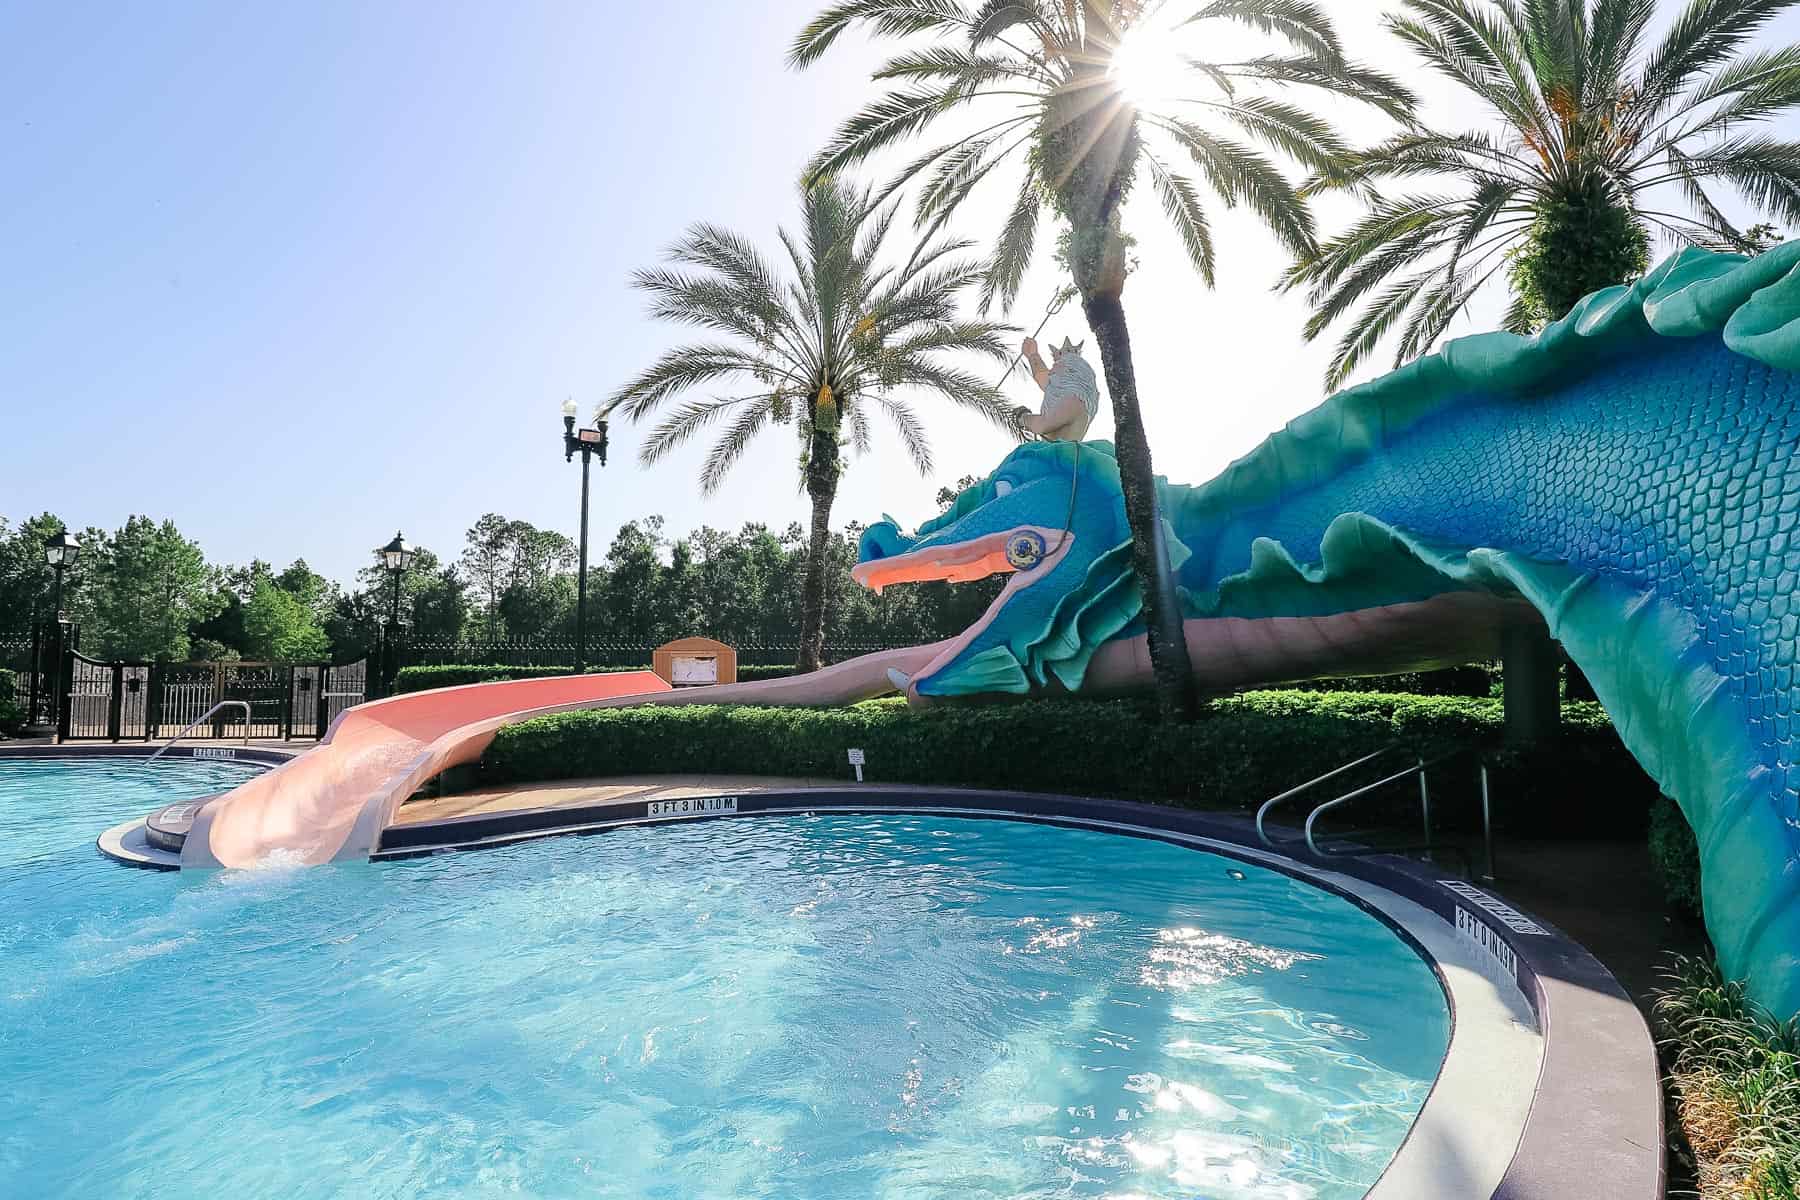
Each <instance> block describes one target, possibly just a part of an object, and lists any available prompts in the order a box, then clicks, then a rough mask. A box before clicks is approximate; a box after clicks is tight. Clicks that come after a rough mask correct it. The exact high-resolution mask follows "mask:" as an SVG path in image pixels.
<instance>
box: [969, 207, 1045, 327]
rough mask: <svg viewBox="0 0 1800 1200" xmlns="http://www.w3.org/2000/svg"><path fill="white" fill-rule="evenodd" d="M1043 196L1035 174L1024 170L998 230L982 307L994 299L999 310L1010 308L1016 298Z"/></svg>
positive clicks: (985, 309)
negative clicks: (1010, 204)
mask: <svg viewBox="0 0 1800 1200" xmlns="http://www.w3.org/2000/svg"><path fill="white" fill-rule="evenodd" d="M1042 208H1043V200H1042V198H1041V197H1040V196H1039V195H1038V190H1037V186H1036V178H1035V174H1027V176H1026V179H1025V185H1024V186H1023V187H1021V188H1020V189H1019V196H1018V199H1017V200H1015V201H1014V202H1013V208H1012V212H1011V213H1010V214H1008V216H1007V218H1006V225H1005V226H1004V227H1003V228H1002V229H1001V231H1000V241H999V243H998V244H997V245H996V246H995V247H994V257H993V260H992V262H991V264H990V265H989V267H988V269H987V274H986V277H985V278H984V279H983V280H982V283H981V311H982V312H989V311H991V310H992V309H993V307H994V305H995V304H996V303H997V304H999V306H1000V311H1001V312H1010V311H1011V310H1012V306H1013V301H1014V300H1016V299H1018V296H1019V285H1020V284H1021V283H1023V282H1024V279H1025V268H1027V267H1029V266H1030V265H1031V252H1032V250H1033V248H1034V247H1035V246H1036V245H1037V226H1038V212H1039V210H1040V209H1042Z"/></svg>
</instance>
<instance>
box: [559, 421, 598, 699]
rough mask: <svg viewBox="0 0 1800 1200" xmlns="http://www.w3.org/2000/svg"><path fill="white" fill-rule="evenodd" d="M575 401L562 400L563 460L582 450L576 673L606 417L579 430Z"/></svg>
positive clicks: (581, 665) (582, 649) (583, 644)
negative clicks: (594, 465)
mask: <svg viewBox="0 0 1800 1200" xmlns="http://www.w3.org/2000/svg"><path fill="white" fill-rule="evenodd" d="M577 411H578V410H577V409H576V407H575V401H574V399H572V398H571V399H568V400H564V401H563V406H562V419H563V461H564V462H570V461H572V460H573V459H574V457H575V452H576V451H577V450H579V451H581V560H580V562H579V564H578V565H577V567H576V575H575V673H576V674H577V675H579V674H581V673H582V672H583V671H585V670H587V546H588V465H589V462H590V460H592V458H593V456H594V455H596V454H598V455H599V456H600V465H601V466H603V467H604V466H605V465H606V418H605V417H601V418H600V419H599V420H597V421H596V422H595V423H594V424H595V426H596V428H593V429H576V428H575V414H576V412H577Z"/></svg>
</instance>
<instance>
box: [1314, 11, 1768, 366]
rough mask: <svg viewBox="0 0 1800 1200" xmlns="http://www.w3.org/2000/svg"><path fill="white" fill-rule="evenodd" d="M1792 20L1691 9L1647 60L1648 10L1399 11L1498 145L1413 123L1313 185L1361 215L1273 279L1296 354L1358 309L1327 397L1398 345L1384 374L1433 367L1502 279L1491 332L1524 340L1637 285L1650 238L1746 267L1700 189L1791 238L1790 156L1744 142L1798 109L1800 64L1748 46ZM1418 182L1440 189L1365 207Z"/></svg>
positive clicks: (1402, 24) (1484, 137)
mask: <svg viewBox="0 0 1800 1200" xmlns="http://www.w3.org/2000/svg"><path fill="white" fill-rule="evenodd" d="M1796 3H1800V0H1689V2H1688V3H1687V5H1686V6H1685V8H1684V9H1683V10H1682V11H1681V13H1680V14H1679V15H1678V16H1677V17H1676V19H1675V22H1674V24H1673V25H1672V26H1671V27H1670V28H1669V29H1668V30H1667V32H1665V33H1664V34H1663V36H1662V37H1661V38H1660V39H1658V40H1657V41H1656V43H1655V44H1654V45H1653V46H1649V47H1648V51H1647V52H1645V48H1646V45H1647V43H1648V42H1649V41H1650V38H1649V26H1650V24H1651V20H1652V18H1653V16H1654V14H1655V9H1656V5H1655V4H1654V3H1653V2H1652V0H1403V8H1402V11H1401V12H1400V13H1399V14H1395V15H1391V16H1389V17H1388V19H1387V25H1388V28H1389V29H1391V30H1392V31H1393V32H1394V33H1395V34H1396V35H1397V36H1398V37H1399V38H1400V39H1401V40H1402V41H1404V42H1405V43H1406V44H1407V45H1408V46H1410V47H1411V48H1412V50H1413V51H1414V53H1415V54H1417V55H1418V57H1419V58H1420V59H1422V60H1423V61H1424V63H1425V64H1426V65H1427V66H1429V67H1430V68H1431V69H1432V70H1434V71H1436V72H1438V73H1439V74H1442V75H1444V76H1446V77H1448V78H1450V79H1451V80H1454V81H1455V82H1456V84H1457V85H1458V86H1459V87H1460V88H1462V89H1463V90H1465V91H1467V92H1469V93H1471V94H1473V95H1474V97H1475V98H1476V99H1478V100H1479V101H1480V102H1481V103H1482V104H1483V105H1484V106H1485V107H1486V108H1487V109H1489V110H1490V111H1491V112H1492V113H1493V114H1494V115H1495V117H1496V118H1497V119H1498V122H1499V126H1500V129H1499V131H1498V132H1489V131H1486V130H1480V129H1477V130H1467V131H1438V130H1434V129H1430V128H1426V127H1424V126H1422V125H1415V126H1414V127H1412V128H1409V129H1407V130H1405V131H1404V132H1402V133H1400V134H1399V135H1398V136H1396V137H1394V138H1392V139H1390V140H1388V141H1385V142H1382V143H1380V144H1379V145H1376V146H1373V147H1371V148H1369V149H1367V150H1363V151H1361V152H1359V153H1357V154H1354V155H1352V156H1351V157H1350V158H1349V159H1347V160H1346V161H1345V162H1344V163H1342V164H1339V165H1337V166H1334V167H1328V168H1327V169H1326V170H1324V171H1322V172H1321V173H1320V174H1319V176H1318V178H1317V179H1316V180H1315V181H1314V182H1313V185H1312V186H1313V187H1315V188H1317V189H1319V190H1324V189H1328V188H1348V189H1353V190H1355V191H1357V192H1359V193H1361V194H1363V195H1364V196H1365V197H1366V199H1367V201H1368V206H1369V211H1368V214H1367V215H1366V216H1364V217H1362V218H1361V219H1360V220H1359V221H1357V222H1356V223H1355V224H1354V225H1353V226H1352V227H1351V228H1350V229H1349V230H1347V231H1346V232H1345V233H1344V234H1343V235H1342V236H1340V237H1337V238H1335V239H1332V240H1330V241H1328V242H1326V243H1324V244H1323V245H1321V246H1320V247H1319V248H1318V250H1317V251H1316V252H1314V253H1312V254H1308V255H1305V256H1303V257H1302V258H1301V259H1300V261H1299V262H1298V263H1297V264H1296V265H1295V267H1294V268H1293V269H1292V270H1291V271H1290V272H1289V274H1288V275H1287V278H1286V281H1285V283H1286V286H1287V287H1289V288H1293V287H1305V288H1306V289H1307V293H1308V298H1309V299H1310V301H1311V303H1312V307H1313V313H1312V317H1311V319H1310V320H1309V321H1308V323H1307V326H1306V336H1307V337H1308V338H1309V339H1310V338H1314V337H1317V336H1318V335H1319V334H1320V333H1321V332H1323V331H1324V330H1325V329H1327V328H1328V327H1330V326H1331V325H1333V324H1334V323H1336V322H1337V321H1338V320H1339V319H1340V318H1342V317H1344V316H1345V315H1346V314H1348V313H1350V312H1351V310H1352V309H1354V308H1356V306H1357V305H1358V304H1361V305H1362V307H1361V308H1360V309H1358V310H1357V311H1356V312H1355V314H1354V316H1352V317H1351V318H1350V321H1349V325H1348V328H1347V330H1346V332H1345V334H1344V336H1343V339H1342V340H1341V341H1340V342H1339V343H1338V345H1337V349H1336V353H1335V354H1334V356H1333V358H1332V361H1331V367H1330V371H1329V373H1328V377H1327V384H1328V385H1330V386H1336V385H1337V384H1338V383H1340V382H1341V381H1342V380H1343V379H1344V377H1345V376H1346V375H1348V374H1349V373H1350V372H1351V371H1352V370H1354V369H1355V368H1356V367H1357V365H1358V364H1359V363H1361V362H1362V361H1363V360H1364V358H1366V357H1367V356H1368V355H1369V354H1371V353H1372V352H1374V350H1375V349H1376V347H1377V346H1378V345H1379V344H1380V343H1381V342H1382V341H1383V340H1384V339H1385V338H1386V337H1387V336H1388V334H1389V333H1391V332H1393V331H1395V330H1399V340H1398V342H1397V343H1396V344H1395V359H1394V361H1395V365H1399V364H1400V363H1403V362H1406V361H1407V360H1409V359H1411V358H1413V357H1415V356H1417V355H1420V354H1423V353H1425V352H1427V351H1429V350H1430V349H1431V348H1432V347H1433V345H1435V344H1436V343H1437V341H1438V339H1439V338H1440V337H1442V336H1443V334H1444V332H1445V331H1446V330H1447V329H1448V328H1449V326H1450V323H1451V321H1452V320H1454V319H1455V317H1456V316H1457V315H1458V314H1459V313H1461V312H1462V311H1463V310H1464V309H1465V308H1466V307H1467V306H1468V303H1469V300H1470V298H1471V297H1473V296H1474V295H1475V293H1476V292H1477V291H1479V290H1480V288H1481V287H1482V285H1483V284H1485V283H1487V282H1488V281H1489V280H1490V279H1493V278H1494V276H1496V275H1497V274H1499V273H1500V272H1502V271H1505V272H1506V273H1507V275H1508V278H1509V281H1510V283H1511V285H1512V292H1513V304H1512V307H1511V308H1510V310H1509V311H1508V312H1507V315H1506V327H1507V328H1508V329H1511V330H1513V331H1514V332H1519V333H1525V332H1530V331H1531V330H1533V329H1535V328H1538V327H1541V326H1542V325H1543V324H1544V323H1545V322H1546V321H1552V320H1556V319H1558V318H1560V317H1562V316H1564V315H1566V314H1567V313H1568V311H1569V310H1570V309H1571V308H1572V307H1573V306H1574V304H1575V302H1576V301H1577V300H1579V299H1580V298H1581V297H1582V296H1584V295H1586V294H1587V293H1589V292H1592V291H1595V290H1597V289H1599V288H1603V287H1609V286H1612V285H1614V284H1619V283H1625V282H1627V281H1629V280H1631V279H1634V278H1636V277H1638V276H1639V275H1641V274H1643V272H1644V270H1645V269H1646V267H1647V266H1648V265H1649V257H1650V235H1651V232H1652V230H1655V231H1658V232H1660V233H1661V234H1662V235H1663V236H1665V237H1668V238H1671V239H1673V240H1675V241H1677V242H1685V243H1690V244H1695V245H1704V246H1709V247H1717V246H1720V245H1723V246H1725V247H1728V248H1733V249H1739V250H1744V251H1746V252H1754V251H1755V250H1756V249H1757V248H1758V245H1759V240H1758V239H1756V238H1753V237H1751V236H1750V232H1751V231H1739V230H1738V229H1737V228H1736V227H1735V226H1734V225H1733V224H1732V222H1731V221H1730V220H1729V219H1728V218H1727V217H1726V216H1725V214H1724V213H1723V212H1721V211H1720V209H1719V207H1718V204H1717V202H1716V201H1715V199H1714V196H1713V194H1712V193H1710V192H1709V191H1708V188H1709V187H1712V188H1724V189H1728V190H1731V191H1735V192H1737V193H1738V194H1739V195H1740V196H1742V197H1743V198H1744V199H1745V200H1747V201H1748V202H1749V203H1750V205H1751V207H1753V208H1754V209H1756V210H1758V211H1759V212H1764V213H1770V214H1773V215H1775V216H1777V217H1778V218H1780V219H1782V220H1784V221H1786V222H1788V223H1790V224H1791V223H1793V222H1795V221H1800V143H1795V142H1789V141H1782V140H1779V139H1777V138H1774V137H1771V136H1769V135H1768V134H1766V133H1762V132H1758V131H1756V130H1755V128H1754V127H1755V126H1756V125H1758V124H1760V123H1761V122H1763V121H1766V120H1767V119H1768V118H1770V117H1772V116H1774V115H1776V114H1777V113H1780V112H1783V111H1786V110H1788V109H1790V108H1792V107H1793V106H1794V105H1796V104H1800V47H1792V46H1789V47H1783V48H1781V49H1772V50H1757V51H1747V50H1746V49H1745V43H1746V42H1747V40H1748V39H1749V38H1751V37H1752V36H1754V35H1755V34H1756V32H1757V31H1758V30H1759V29H1760V28H1762V27H1763V26H1764V25H1765V24H1766V23H1767V22H1768V21H1769V19H1770V18H1772V17H1774V16H1775V15H1776V14H1777V13H1780V12H1781V11H1783V10H1785V9H1788V8H1792V7H1794V5H1795V4H1796ZM1422 178H1431V179H1434V180H1437V181H1440V182H1439V184H1438V185H1437V186H1433V187H1431V188H1430V189H1429V190H1421V191H1411V192H1408V193H1407V194H1404V195H1392V196H1389V195H1383V194H1382V193H1381V192H1380V190H1379V186H1380V185H1382V184H1385V183H1390V182H1406V183H1410V182H1412V181H1414V180H1419V179H1422ZM1671 209H1674V210H1676V211H1670V210H1671ZM1365 300H1366V303H1364V301H1365Z"/></svg>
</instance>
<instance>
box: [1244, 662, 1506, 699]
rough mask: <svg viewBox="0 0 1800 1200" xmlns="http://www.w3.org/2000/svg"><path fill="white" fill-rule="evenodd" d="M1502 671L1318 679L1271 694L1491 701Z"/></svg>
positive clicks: (1475, 666) (1471, 668)
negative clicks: (1379, 694)
mask: <svg viewBox="0 0 1800 1200" xmlns="http://www.w3.org/2000/svg"><path fill="white" fill-rule="evenodd" d="M1499 686H1500V672H1499V669H1498V668H1497V667H1491V666H1483V665H1482V664H1480V663H1471V664H1469V665H1468V666H1462V667H1445V668H1443V669H1441V670H1437V671H1408V672H1405V673H1404V674H1400V675H1369V676H1362V677H1356V678H1342V679H1314V680H1312V681H1311V682H1308V683H1294V684H1286V685H1283V686H1282V687H1280V688H1273V689H1268V690H1271V691H1288V690H1292V691H1302V692H1388V693H1400V694H1404V695H1410V696H1473V697H1476V698H1487V697H1490V696H1497V695H1499Z"/></svg>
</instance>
